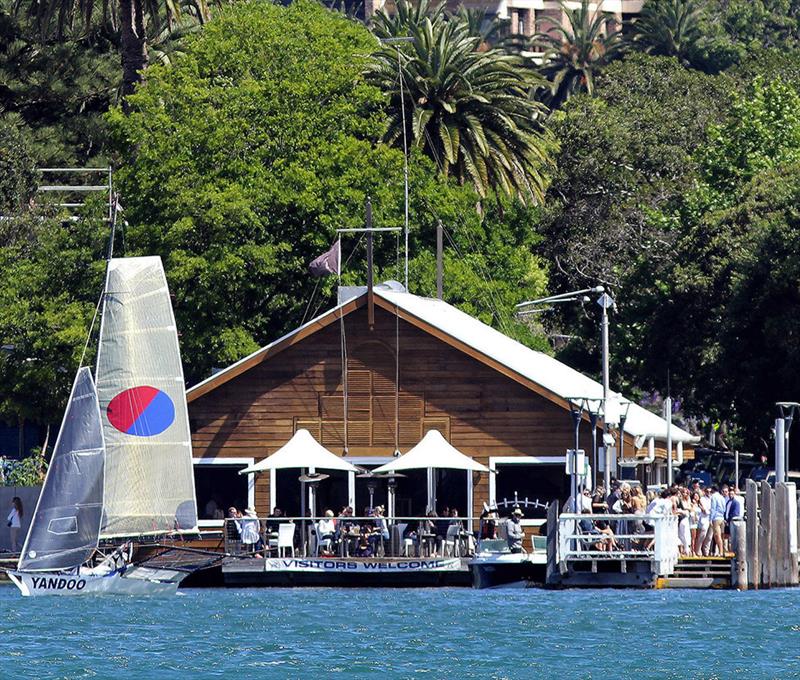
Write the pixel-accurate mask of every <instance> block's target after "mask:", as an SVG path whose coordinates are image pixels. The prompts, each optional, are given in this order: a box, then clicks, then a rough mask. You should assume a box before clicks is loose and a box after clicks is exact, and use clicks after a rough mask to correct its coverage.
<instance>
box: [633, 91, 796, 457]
mask: <svg viewBox="0 0 800 680" xmlns="http://www.w3.org/2000/svg"><path fill="white" fill-rule="evenodd" d="M798 96H799V95H798V93H797V92H796V91H795V90H794V89H793V88H792V87H790V86H788V85H785V84H783V83H779V82H775V81H773V82H770V83H769V84H765V83H764V82H761V81H758V80H757V81H756V82H755V83H753V84H751V86H750V87H749V88H748V90H747V91H745V92H744V93H742V94H740V95H738V96H737V99H736V101H735V102H734V104H733V106H732V107H731V111H730V116H729V117H728V118H727V120H726V121H725V122H723V123H722V124H719V125H712V126H709V128H710V129H709V137H708V141H707V142H706V143H705V144H703V145H701V146H700V148H699V149H698V150H697V151H696V152H695V154H694V158H695V159H696V163H697V168H698V172H697V176H696V178H695V182H694V188H693V189H692V190H690V191H688V192H686V194H685V196H683V197H682V198H681V200H680V201H678V202H677V203H674V204H673V207H672V211H671V212H670V211H668V210H664V211H663V217H664V219H668V220H669V221H671V222H672V223H674V224H676V225H678V228H676V230H675V238H674V239H673V241H672V243H671V247H670V250H671V256H670V257H669V258H665V259H663V260H662V261H660V262H650V263H647V262H645V261H644V260H642V261H640V262H639V263H638V268H639V271H638V273H637V275H635V276H633V277H631V282H632V284H640V285H639V287H638V288H637V289H636V290H637V298H636V299H635V300H634V305H635V312H636V314H637V318H638V329H637V331H636V333H635V334H634V337H631V338H629V340H628V342H630V345H629V346H631V347H634V346H635V347H638V348H640V350H639V359H638V360H637V361H638V362H639V366H638V369H639V370H638V373H639V375H640V376H642V378H643V379H644V380H649V381H650V382H654V381H655V380H656V379H657V377H656V376H655V375H654V374H655V373H656V372H660V373H661V374H662V375H663V374H664V372H665V369H666V368H667V367H670V368H671V371H672V379H673V385H674V386H675V387H676V388H677V389H678V390H680V391H682V392H683V394H684V396H686V397H687V403H688V405H689V406H690V408H692V409H693V410H695V411H696V412H697V411H701V410H702V411H705V412H707V413H710V414H712V415H715V416H717V417H719V418H728V419H731V420H734V421H735V422H737V423H738V424H739V425H740V427H741V431H742V435H743V437H744V438H745V441H746V442H747V443H749V445H751V446H755V445H757V443H758V441H759V439H760V438H761V437H763V436H764V435H765V432H766V426H767V422H768V420H769V417H770V415H771V414H772V406H773V402H775V401H777V400H783V399H787V398H789V397H786V396H785V395H786V392H787V391H788V392H790V391H791V385H793V384H796V383H793V382H792V381H793V380H794V379H795V377H796V375H797V363H796V361H795V359H794V357H793V353H794V350H793V349H791V346H790V345H791V343H792V342H793V341H794V338H795V335H796V332H797V325H796V321H795V320H794V319H793V315H796V310H797V300H798V289H797V279H796V272H795V271H794V268H796V264H795V258H796V253H795V250H796V244H795V243H794V240H795V239H794V238H793V237H792V234H794V233H796V230H797V226H798V225H797V218H796V214H795V213H796V209H795V207H794V206H795V204H794V201H795V200H796V199H797V191H798V186H800V185H798V175H799V173H800V170H799V169H798V162H799V161H800V156H798V152H800V135H798V132H800V120H798V117H797V113H796V112H797V107H798V104H800V101H799V100H798ZM785 277H786V278H785ZM793 277H794V278H793ZM645 282H646V283H645ZM641 284H644V285H641ZM632 311H633V310H632ZM679 328H681V329H683V328H685V329H691V332H676V329H679ZM782 334H785V337H784V336H782ZM661 380H662V381H663V378H662V379H661ZM787 381H788V382H787ZM781 394H783V395H784V396H781Z"/></svg>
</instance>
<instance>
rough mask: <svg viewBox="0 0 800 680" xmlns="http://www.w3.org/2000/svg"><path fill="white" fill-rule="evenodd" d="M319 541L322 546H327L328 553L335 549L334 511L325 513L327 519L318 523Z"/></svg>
mask: <svg viewBox="0 0 800 680" xmlns="http://www.w3.org/2000/svg"><path fill="white" fill-rule="evenodd" d="M317 532H318V534H319V536H318V537H317V540H318V541H319V543H320V545H323V544H324V545H325V546H326V548H327V552H330V551H331V550H332V549H333V542H334V540H335V539H336V520H334V519H333V510H330V509H328V510H326V511H325V518H324V519H321V520H320V521H319V522H318V523H317Z"/></svg>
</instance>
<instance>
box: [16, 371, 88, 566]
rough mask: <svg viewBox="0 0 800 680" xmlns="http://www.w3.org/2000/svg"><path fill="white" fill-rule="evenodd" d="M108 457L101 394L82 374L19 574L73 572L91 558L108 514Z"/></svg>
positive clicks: (45, 485)
mask: <svg viewBox="0 0 800 680" xmlns="http://www.w3.org/2000/svg"><path fill="white" fill-rule="evenodd" d="M103 453H104V450H103V432H102V428H101V424H100V408H99V406H98V402H97V392H96V390H95V385H94V381H93V380H92V374H91V372H90V370H89V369H88V368H82V369H80V370H79V371H78V374H77V376H76V377H75V382H74V383H73V385H72V393H71V394H70V398H69V403H68V404H67V410H66V412H65V414H64V420H63V422H62V424H61V430H60V432H59V433H58V439H57V440H56V446H55V449H54V451H53V457H52V460H51V461H50V467H49V468H48V470H47V477H46V478H45V482H44V487H43V488H42V493H41V494H40V496H39V502H38V504H37V506H36V510H35V512H34V514H33V520H32V521H31V528H30V531H29V532H28V537H27V538H26V540H25V546H24V547H23V549H22V553H21V555H20V559H19V568H20V570H26V571H37V570H59V569H68V568H71V567H76V566H78V565H80V564H82V563H83V562H84V561H85V560H87V559H88V558H89V557H90V556H91V554H92V552H93V551H94V549H95V548H96V547H97V538H98V534H99V531H100V520H101V516H102V512H103V458H104V456H103Z"/></svg>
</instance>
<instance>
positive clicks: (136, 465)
mask: <svg viewBox="0 0 800 680" xmlns="http://www.w3.org/2000/svg"><path fill="white" fill-rule="evenodd" d="M96 380H97V394H98V397H99V401H100V410H101V415H102V423H103V434H104V437H105V443H106V472H105V498H104V511H105V512H104V518H103V523H102V527H101V532H100V534H101V538H112V537H123V536H124V537H128V536H141V535H153V534H163V533H167V532H171V531H176V530H177V531H193V530H196V529H197V504H196V501H195V492H194V476H193V471H192V449H191V441H190V434H189V416H188V413H187V410H186V396H185V391H184V381H183V368H182V365H181V359H180V351H179V348H178V335H177V330H176V327H175V318H174V316H173V314H172V305H171V303H170V298H169V290H168V289H167V279H166V276H165V275H164V269H163V267H162V265H161V259H160V258H158V257H133V258H119V259H112V260H111V261H110V262H109V264H108V273H107V277H106V289H105V297H104V302H103V316H102V322H101V327H100V345H99V349H98V356H97V373H96Z"/></svg>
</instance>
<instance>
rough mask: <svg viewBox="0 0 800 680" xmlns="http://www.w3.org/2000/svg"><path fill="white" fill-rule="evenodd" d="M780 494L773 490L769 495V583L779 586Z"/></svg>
mask: <svg viewBox="0 0 800 680" xmlns="http://www.w3.org/2000/svg"><path fill="white" fill-rule="evenodd" d="M777 515H778V494H777V490H776V489H772V490H771V491H770V494H769V549H770V556H769V582H770V584H772V585H773V586H777V585H778V564H779V559H780V558H779V557H778V555H779V554H780V549H781V546H780V541H779V540H778V517H777Z"/></svg>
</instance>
